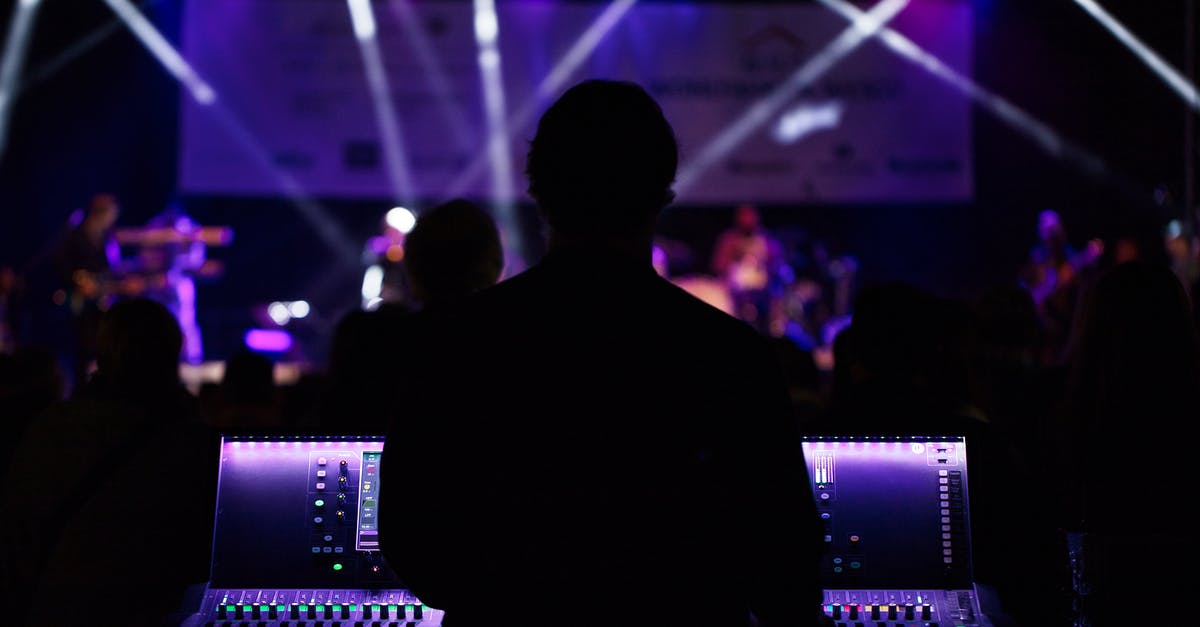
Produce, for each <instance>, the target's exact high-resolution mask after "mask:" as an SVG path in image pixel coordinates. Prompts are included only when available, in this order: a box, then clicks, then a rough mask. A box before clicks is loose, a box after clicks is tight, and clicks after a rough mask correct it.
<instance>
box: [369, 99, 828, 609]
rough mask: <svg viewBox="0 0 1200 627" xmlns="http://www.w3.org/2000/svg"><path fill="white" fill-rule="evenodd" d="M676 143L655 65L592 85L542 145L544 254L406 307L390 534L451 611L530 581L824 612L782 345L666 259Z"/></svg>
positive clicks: (544, 601)
mask: <svg viewBox="0 0 1200 627" xmlns="http://www.w3.org/2000/svg"><path fill="white" fill-rule="evenodd" d="M677 159H678V149H677V145H676V140H675V136H674V132H673V130H672V128H671V126H670V124H669V123H668V122H667V120H666V119H665V118H664V116H663V114H662V111H661V109H660V108H659V106H658V104H657V103H656V102H655V101H654V100H653V98H652V97H651V96H650V95H649V94H648V93H647V92H646V91H645V90H644V89H642V88H641V87H640V86H638V85H636V84H633V83H628V82H616V81H605V80H589V81H584V82H582V83H580V84H577V85H575V86H574V87H572V88H571V89H569V90H568V91H567V92H566V93H565V94H563V95H562V96H561V97H560V98H559V99H558V100H557V101H556V102H555V103H554V104H553V105H552V106H551V107H550V108H549V110H547V111H546V112H545V114H544V115H543V117H542V118H541V120H540V122H539V124H538V127H537V132H536V135H535V137H534V139H533V142H532V144H531V148H530V151H529V155H528V161H527V165H526V172H527V174H528V179H529V188H528V189H529V193H530V195H531V196H532V197H533V198H534V200H536V202H537V206H538V209H539V211H540V213H541V215H542V217H543V218H544V220H545V222H546V223H547V225H548V242H547V243H548V248H547V253H546V255H545V257H544V258H543V259H542V260H541V261H539V262H538V263H536V264H535V265H533V266H532V267H530V268H529V269H527V270H526V271H525V272H522V273H521V274H519V275H517V276H514V277H511V278H508V279H505V280H504V281H501V282H500V283H498V284H497V285H495V286H494V287H491V288H488V289H484V290H481V291H479V292H477V293H475V294H473V295H471V296H468V297H466V298H464V299H462V300H460V301H459V302H457V303H453V304H450V305H448V306H445V307H438V308H436V309H434V308H429V309H427V310H424V311H423V312H419V313H417V314H414V317H413V319H412V321H411V324H409V325H407V326H408V329H407V331H406V333H405V334H404V335H403V341H404V342H406V344H405V345H406V346H407V347H408V348H407V350H406V351H405V355H404V357H403V358H402V359H403V363H402V372H401V373H399V374H398V375H397V376H396V377H395V381H394V386H393V387H394V388H395V389H396V391H397V394H398V396H397V407H396V410H395V412H394V417H393V420H392V422H391V425H390V428H389V431H388V434H387V447H388V450H391V449H392V448H393V447H394V448H395V449H396V450H397V451H398V452H397V453H396V454H395V459H396V460H397V461H395V462H393V463H392V464H390V465H389V464H384V465H383V467H382V468H381V471H382V473H383V475H382V476H381V478H380V489H381V490H382V492H381V496H380V499H379V502H380V505H381V506H382V508H383V509H381V510H380V514H379V522H380V538H381V539H383V542H384V544H383V545H382V547H381V548H382V550H383V552H384V556H385V558H387V559H388V561H389V562H390V563H391V565H392V566H393V567H394V568H395V569H396V570H397V571H398V574H399V575H400V577H401V579H402V580H404V581H405V582H406V583H407V584H408V585H409V586H410V588H411V589H412V590H413V591H414V593H415V594H417V595H418V596H419V597H420V598H421V599H422V601H424V602H426V603H428V604H429V605H431V606H432V607H437V608H439V609H443V610H445V612H446V614H445V619H444V624H445V625H446V626H447V627H472V626H474V625H516V624H520V623H523V622H526V621H527V617H526V616H524V615H523V613H521V612H505V611H497V610H498V608H504V607H506V606H509V605H511V601H512V599H513V598H519V599H523V600H526V601H528V602H529V603H532V604H534V605H536V607H537V608H538V610H537V611H538V614H539V616H540V621H541V622H545V623H547V624H554V625H572V626H574V627H591V626H599V625H608V624H610V623H611V622H612V621H613V615H612V614H611V612H610V610H609V606H610V604H611V602H612V594H613V590H614V589H615V590H619V594H620V597H621V599H620V604H621V609H620V611H621V613H622V614H624V615H628V616H634V617H637V622H638V623H639V624H651V625H658V626H660V627H674V626H683V625H688V626H691V627H739V626H743V627H744V626H748V625H751V624H753V623H754V622H757V624H759V625H761V626H762V627H775V626H780V625H815V624H827V620H826V618H825V616H824V614H823V613H822V612H821V609H820V608H821V599H822V596H821V588H820V586H819V583H818V573H819V560H820V555H821V550H822V547H823V543H822V533H823V531H822V527H821V524H820V520H819V518H818V516H817V512H816V506H815V503H814V502H813V499H812V492H811V487H810V484H809V481H808V473H807V470H806V467H805V465H804V463H803V461H802V458H801V453H800V447H799V439H798V435H797V434H796V433H795V432H794V427H795V425H794V421H793V419H792V415H791V412H790V408H789V399H788V390H787V386H786V384H785V383H784V380H783V376H782V373H781V372H780V370H779V364H778V361H777V360H776V359H775V356H774V353H773V352H772V348H771V347H770V345H769V344H768V342H767V339H766V338H764V337H762V336H761V335H760V334H758V333H755V332H754V331H753V329H751V328H749V327H748V326H747V325H745V324H744V323H742V322H740V321H738V320H736V319H734V318H732V317H730V316H728V315H726V314H724V313H722V312H720V311H718V310H716V309H715V308H713V307H711V306H709V305H706V304H704V303H703V302H701V301H699V300H698V299H696V298H695V297H693V296H691V295H689V294H688V293H687V292H685V291H683V290H682V289H680V288H677V287H675V286H673V285H672V284H671V283H670V282H669V281H668V280H666V279H664V278H662V277H661V276H659V275H658V274H657V273H656V272H655V270H654V267H653V265H652V247H653V231H654V225H655V222H656V219H657V216H658V215H659V212H660V211H661V210H662V209H663V208H664V207H665V206H667V205H668V204H669V203H670V202H671V201H672V200H673V196H674V194H673V192H672V190H671V186H672V183H673V180H674V177H675V172H676V166H677ZM698 338H702V340H703V341H698ZM514 355H520V356H521V357H522V359H521V364H522V367H521V368H509V367H506V366H505V364H509V363H511V360H512V358H513V356H514ZM388 494H390V495H391V496H387V495H388ZM413 494H419V495H420V513H419V515H416V513H415V512H413V511H410V510H408V509H407V507H408V506H407V505H406V503H411V502H412V499H411V495H413ZM388 539H390V540H388ZM500 582H503V583H502V584H501V583H500Z"/></svg>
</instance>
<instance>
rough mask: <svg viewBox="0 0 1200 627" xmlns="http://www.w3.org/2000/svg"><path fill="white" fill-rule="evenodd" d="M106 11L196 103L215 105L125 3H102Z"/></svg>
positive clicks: (207, 89) (212, 95)
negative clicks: (107, 8) (118, 19)
mask: <svg viewBox="0 0 1200 627" xmlns="http://www.w3.org/2000/svg"><path fill="white" fill-rule="evenodd" d="M104 1H105V3H107V4H108V6H109V8H111V9H112V10H113V12H114V13H116V14H117V17H119V18H121V21H123V22H125V25H126V26H128V27H129V30H131V31H132V32H133V34H134V36H135V37H137V38H138V40H139V41H141V42H142V45H143V46H145V47H146V49H147V50H149V51H150V54H153V55H154V58H155V59H158V62H159V63H160V64H162V66H163V67H164V68H166V70H167V71H168V72H170V73H171V75H172V76H174V77H175V80H177V81H179V82H180V83H181V84H182V85H183V86H184V87H186V88H187V89H188V91H189V92H191V94H192V97H193V98H195V99H196V102H198V103H200V104H202V105H211V104H213V103H215V102H216V101H217V92H216V91H215V90H214V89H213V88H212V86H211V85H209V84H208V83H207V82H206V81H205V80H204V79H203V78H201V77H200V75H199V74H197V73H196V70H194V69H193V68H192V66H191V65H189V64H188V62H187V61H186V60H184V58H183V56H181V55H180V54H179V51H178V50H176V49H175V47H174V46H172V45H171V43H170V42H168V41H167V39H166V38H165V37H163V36H162V33H160V32H158V29H156V28H154V24H151V23H150V20H148V19H146V16H144V15H142V13H141V11H138V10H137V8H136V7H134V6H133V4H132V3H130V2H129V0H104Z"/></svg>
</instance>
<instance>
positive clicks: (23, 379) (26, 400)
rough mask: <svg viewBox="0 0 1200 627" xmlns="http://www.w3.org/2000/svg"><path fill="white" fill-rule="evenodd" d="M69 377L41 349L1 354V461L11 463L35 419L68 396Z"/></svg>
mask: <svg viewBox="0 0 1200 627" xmlns="http://www.w3.org/2000/svg"><path fill="white" fill-rule="evenodd" d="M66 387H67V382H66V374H65V373H64V372H63V371H62V368H61V367H60V366H59V364H58V361H57V359H56V358H55V356H54V353H53V352H51V351H50V350H49V349H47V348H44V347H41V346H19V347H17V348H16V349H15V350H13V351H12V352H11V353H8V352H0V429H3V433H2V434H0V437H2V438H3V441H2V442H0V460H4V464H7V463H8V459H9V456H10V455H11V454H12V451H13V450H14V447H15V446H16V444H17V442H19V441H20V440H21V436H22V435H23V434H24V433H25V429H26V428H27V427H28V426H29V423H30V422H31V421H32V420H33V418H34V417H35V416H37V415H38V414H40V413H42V412H43V411H45V410H46V408H47V407H49V406H50V405H52V404H54V403H55V402H57V401H61V400H63V398H64V397H65V395H66Z"/></svg>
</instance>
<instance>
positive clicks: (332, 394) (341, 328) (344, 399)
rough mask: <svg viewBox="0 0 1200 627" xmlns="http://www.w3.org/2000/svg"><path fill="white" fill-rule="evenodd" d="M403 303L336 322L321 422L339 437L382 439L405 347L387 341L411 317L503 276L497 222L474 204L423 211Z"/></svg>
mask: <svg viewBox="0 0 1200 627" xmlns="http://www.w3.org/2000/svg"><path fill="white" fill-rule="evenodd" d="M404 244H405V245H404V259H405V261H406V263H405V265H404V272H405V274H406V275H407V277H406V278H407V280H406V284H407V285H408V286H409V288H410V294H411V296H412V298H411V299H410V302H409V303H408V304H405V303H398V302H383V303H380V304H379V305H378V306H377V307H375V308H374V309H352V310H350V311H349V312H347V313H346V314H344V315H343V316H342V317H341V319H339V320H338V323H337V325H336V326H335V328H334V334H333V340H332V342H331V343H330V351H329V353H330V356H329V365H328V369H327V371H326V375H327V379H326V388H325V392H324V395H323V398H322V401H321V403H320V407H319V412H320V415H319V417H318V422H319V423H320V424H321V426H322V427H328V428H330V429H336V430H339V431H346V430H351V431H358V432H362V433H382V432H383V431H385V430H386V427H387V418H388V416H387V414H386V411H385V410H386V402H387V398H388V396H387V394H386V390H388V389H390V387H391V386H392V385H393V383H392V379H393V377H394V372H395V369H394V368H393V367H392V364H394V363H395V362H396V360H397V359H404V358H405V355H406V353H407V352H408V349H407V347H405V346H402V345H395V344H394V343H393V342H392V341H390V340H391V338H393V336H394V334H395V333H396V332H397V330H398V329H403V327H404V325H405V324H407V321H408V316H409V314H411V313H412V312H413V311H417V310H420V309H427V308H435V307H442V306H447V305H450V304H452V303H455V302H457V301H459V300H461V299H463V298H466V297H467V296H469V295H471V294H473V293H475V292H477V291H479V290H481V289H484V288H486V287H490V286H492V285H494V284H495V283H496V282H497V281H498V280H499V279H500V276H501V273H502V272H503V270H504V253H503V251H502V247H501V244H500V233H499V230H498V229H497V227H496V223H495V221H493V219H492V216H491V215H489V214H488V213H487V212H486V211H484V210H483V209H482V208H481V207H479V206H478V205H476V204H474V203H472V202H470V201H467V200H464V199H454V200H450V201H447V202H444V203H442V204H440V205H437V206H435V207H432V208H430V209H429V210H427V211H423V212H421V214H420V217H419V218H418V219H417V221H416V224H415V226H414V227H413V229H412V231H411V232H409V234H408V236H407V237H406V238H405V241H404Z"/></svg>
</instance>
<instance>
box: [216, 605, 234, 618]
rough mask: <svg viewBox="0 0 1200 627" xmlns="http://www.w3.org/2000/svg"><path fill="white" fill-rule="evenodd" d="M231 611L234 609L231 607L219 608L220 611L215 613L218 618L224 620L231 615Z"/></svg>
mask: <svg viewBox="0 0 1200 627" xmlns="http://www.w3.org/2000/svg"><path fill="white" fill-rule="evenodd" d="M233 610H234V607H233V606H232V605H224V606H221V609H219V610H218V611H217V614H218V618H225V617H227V616H229V615H230V614H232V613H233Z"/></svg>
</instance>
